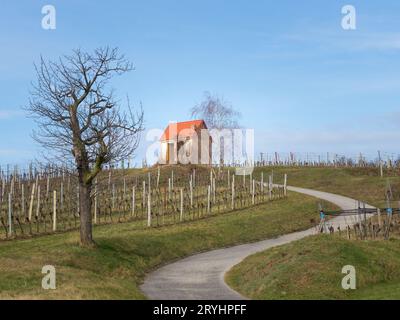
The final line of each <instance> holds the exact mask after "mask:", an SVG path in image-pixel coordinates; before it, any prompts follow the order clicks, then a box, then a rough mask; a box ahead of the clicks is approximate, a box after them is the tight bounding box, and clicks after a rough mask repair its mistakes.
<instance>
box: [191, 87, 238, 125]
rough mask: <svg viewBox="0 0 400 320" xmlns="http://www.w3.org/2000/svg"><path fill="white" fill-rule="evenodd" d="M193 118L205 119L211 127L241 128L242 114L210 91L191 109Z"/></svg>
mask: <svg viewBox="0 0 400 320" xmlns="http://www.w3.org/2000/svg"><path fill="white" fill-rule="evenodd" d="M190 114H191V116H192V118H201V119H203V120H204V121H205V122H206V124H207V126H208V128H209V129H236V128H239V119H240V117H241V114H240V113H239V112H238V111H236V110H234V109H233V108H232V106H230V105H229V104H228V103H227V102H226V101H224V100H223V99H222V98H220V97H218V96H217V95H212V94H210V93H209V92H205V93H204V100H203V101H202V102H201V103H200V104H198V105H196V106H194V107H193V108H192V109H191V110H190Z"/></svg>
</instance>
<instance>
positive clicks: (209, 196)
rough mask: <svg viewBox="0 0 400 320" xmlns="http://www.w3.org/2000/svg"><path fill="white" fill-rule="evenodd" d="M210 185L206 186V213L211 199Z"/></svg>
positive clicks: (208, 211)
mask: <svg viewBox="0 0 400 320" xmlns="http://www.w3.org/2000/svg"><path fill="white" fill-rule="evenodd" d="M210 198H211V186H210V185H209V186H208V190H207V213H210V201H211V199H210Z"/></svg>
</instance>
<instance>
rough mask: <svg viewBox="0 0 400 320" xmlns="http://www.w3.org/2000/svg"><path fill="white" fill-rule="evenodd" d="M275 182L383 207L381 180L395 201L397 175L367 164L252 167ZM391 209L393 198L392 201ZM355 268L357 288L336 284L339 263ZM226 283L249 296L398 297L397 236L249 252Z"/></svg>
mask: <svg viewBox="0 0 400 320" xmlns="http://www.w3.org/2000/svg"><path fill="white" fill-rule="evenodd" d="M272 170H273V172H274V177H275V181H276V182H278V183H279V182H282V176H283V174H284V173H287V174H288V184H289V185H293V186H299V187H304V188H311V189H316V190H321V191H327V192H332V193H336V194H341V195H344V196H348V197H351V198H354V199H359V200H362V201H365V202H367V203H369V204H371V205H375V206H382V207H383V206H385V205H386V203H385V191H386V186H387V181H389V182H390V185H391V187H392V192H393V195H394V199H395V200H399V199H400V176H399V175H398V174H396V172H390V173H389V172H385V177H384V178H381V177H380V176H379V172H378V170H377V169H371V168H317V167H310V168H282V167H274V168H270V167H269V168H257V169H256V173H255V175H256V176H257V175H258V176H259V175H260V173H261V171H263V172H264V176H266V175H267V174H271V171H272ZM392 205H394V206H396V207H397V205H398V204H397V201H396V202H394V201H393V202H392ZM347 264H350V265H354V266H355V267H356V270H357V290H350V291H345V290H343V289H342V287H341V280H342V278H343V276H344V275H343V274H342V273H341V269H342V267H343V266H344V265H347ZM226 280H227V282H228V283H229V284H230V285H231V286H232V287H233V288H235V289H236V290H237V291H239V292H241V293H242V294H243V295H245V296H248V297H250V298H253V299H400V240H395V239H392V240H391V241H348V240H346V239H343V238H339V237H338V236H314V237H309V238H306V239H304V240H300V241H297V242H294V243H291V244H288V245H284V246H281V247H277V248H273V249H270V250H267V251H265V252H262V253H259V254H256V255H253V256H251V257H249V258H247V259H245V260H244V261H243V262H242V263H240V264H239V265H237V266H235V267H234V268H233V269H232V270H231V271H230V272H229V273H228V274H227V277H226Z"/></svg>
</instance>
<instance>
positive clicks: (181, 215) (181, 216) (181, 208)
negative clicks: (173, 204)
mask: <svg viewBox="0 0 400 320" xmlns="http://www.w3.org/2000/svg"><path fill="white" fill-rule="evenodd" d="M179 220H180V221H181V222H182V221H183V189H182V188H181V207H180V218H179Z"/></svg>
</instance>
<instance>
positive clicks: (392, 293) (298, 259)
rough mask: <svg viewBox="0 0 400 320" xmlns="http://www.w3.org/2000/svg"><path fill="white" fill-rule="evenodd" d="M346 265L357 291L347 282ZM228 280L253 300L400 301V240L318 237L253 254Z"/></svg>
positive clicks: (231, 273) (230, 274) (231, 271)
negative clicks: (343, 283) (353, 271)
mask: <svg viewBox="0 0 400 320" xmlns="http://www.w3.org/2000/svg"><path fill="white" fill-rule="evenodd" d="M345 265H353V266H354V267H355V269H356V279H357V281H356V285H357V288H356V290H344V289H343V288H342V286H341V281H342V278H343V277H344V276H345V275H344V274H342V273H341V271H342V267H343V266H345ZM226 280H227V282H228V284H229V285H230V286H231V287H232V288H234V289H236V290H237V291H239V292H241V293H242V294H244V295H245V296H247V297H249V298H252V299H400V240H396V239H392V240H390V241H348V240H346V239H343V238H341V237H339V236H328V235H320V236H312V237H308V238H305V239H302V240H300V241H296V242H293V243H291V244H288V245H284V246H280V247H276V248H272V249H270V250H267V251H264V252H261V253H258V254H255V255H252V256H250V257H248V258H247V259H245V260H244V261H243V262H242V263H240V264H239V265H237V266H235V267H234V268H233V269H232V270H230V271H229V273H228V274H227V275H226Z"/></svg>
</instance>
